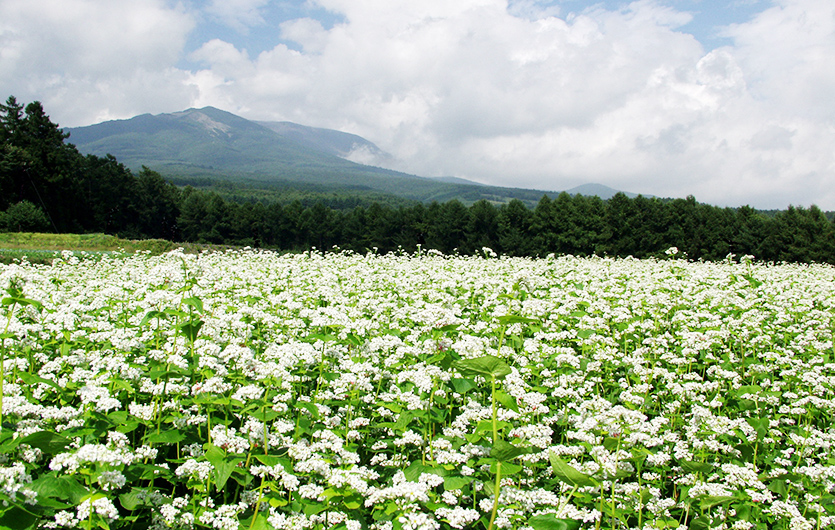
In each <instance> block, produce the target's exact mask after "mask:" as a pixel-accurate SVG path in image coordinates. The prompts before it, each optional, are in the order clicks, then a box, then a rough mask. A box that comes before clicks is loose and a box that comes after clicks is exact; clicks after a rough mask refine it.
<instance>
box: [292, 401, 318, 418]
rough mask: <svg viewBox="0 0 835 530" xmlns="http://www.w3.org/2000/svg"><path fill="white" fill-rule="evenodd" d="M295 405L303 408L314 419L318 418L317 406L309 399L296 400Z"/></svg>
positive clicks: (297, 407)
mask: <svg viewBox="0 0 835 530" xmlns="http://www.w3.org/2000/svg"><path fill="white" fill-rule="evenodd" d="M295 407H296V409H305V410H306V411H308V412H309V413H310V415H311V416H312V417H313V419H314V420H318V419H319V407H317V406H316V405H314V404H313V403H311V402H310V401H296V404H295Z"/></svg>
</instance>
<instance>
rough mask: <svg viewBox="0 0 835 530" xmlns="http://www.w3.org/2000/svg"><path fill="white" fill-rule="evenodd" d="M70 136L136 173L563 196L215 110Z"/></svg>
mask: <svg viewBox="0 0 835 530" xmlns="http://www.w3.org/2000/svg"><path fill="white" fill-rule="evenodd" d="M65 131H66V132H69V133H70V138H69V140H68V141H69V142H71V143H73V144H75V146H76V147H77V148H78V150H79V151H81V152H82V153H84V154H94V155H98V156H104V155H107V154H111V155H113V156H115V157H116V159H117V160H119V161H120V162H122V163H123V164H125V165H126V166H127V167H130V168H132V169H139V168H141V167H142V166H147V167H149V168H151V169H154V170H156V171H159V172H160V173H162V174H163V175H166V176H169V177H184V176H185V177H203V178H209V179H213V180H227V181H240V180H247V181H250V182H251V181H257V182H262V183H265V184H266V183H273V184H274V183H276V182H281V183H284V184H287V185H290V186H292V184H293V183H302V184H306V185H317V186H319V187H324V188H326V189H329V190H333V191H334V192H346V191H350V190H354V191H356V190H368V191H374V192H378V193H384V194H390V195H396V196H399V197H404V198H407V199H413V200H419V201H431V200H437V201H446V200H450V199H459V200H462V201H464V202H474V201H476V200H479V199H487V200H490V201H494V202H507V201H509V200H510V199H513V198H518V199H521V200H523V201H525V202H526V203H528V204H534V203H535V202H536V201H538V200H539V199H540V198H541V197H542V195H543V194H544V193H548V194H550V195H556V193H558V192H555V191H554V190H528V189H521V188H504V187H497V186H486V185H480V184H478V183H476V182H473V181H468V180H465V179H460V178H455V177H445V178H424V177H419V176H415V175H409V174H406V173H401V172H397V171H393V170H389V169H384V168H382V167H378V165H381V164H384V163H386V161H388V160H390V159H391V156H390V155H389V154H388V153H385V152H384V151H382V150H381V149H380V148H378V147H377V146H376V145H374V144H373V143H372V142H369V141H368V140H365V139H364V138H362V137H360V136H357V135H354V134H349V133H345V132H341V131H335V130H331V129H322V128H315V127H307V126H304V125H299V124H296V123H291V122H255V121H250V120H247V119H244V118H241V117H239V116H236V115H234V114H231V113H229V112H225V111H222V110H219V109H216V108H214V107H205V108H202V109H188V110H184V111H181V112H175V113H170V114H158V115H151V114H142V115H140V116H136V117H134V118H131V119H128V120H116V121H107V122H103V123H99V124H96V125H91V126H87V127H76V128H67V129H65ZM368 164H371V165H368ZM589 186H592V187H589ZM568 191H569V193H583V194H588V195H598V196H600V197H601V198H604V199H606V198H609V197H611V196H612V195H614V194H615V193H617V192H616V190H612V189H611V188H607V187H605V186H600V185H585V186H582V187H580V188H577V189H576V191H575V190H568ZM629 195H630V196H634V195H633V194H629Z"/></svg>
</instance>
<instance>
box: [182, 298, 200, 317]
mask: <svg viewBox="0 0 835 530" xmlns="http://www.w3.org/2000/svg"><path fill="white" fill-rule="evenodd" d="M183 304H184V305H187V306H190V307H193V308H194V309H196V310H197V312H198V313H203V312H204V311H203V300H201V299H199V298H197V297H196V296H190V297H188V298H183Z"/></svg>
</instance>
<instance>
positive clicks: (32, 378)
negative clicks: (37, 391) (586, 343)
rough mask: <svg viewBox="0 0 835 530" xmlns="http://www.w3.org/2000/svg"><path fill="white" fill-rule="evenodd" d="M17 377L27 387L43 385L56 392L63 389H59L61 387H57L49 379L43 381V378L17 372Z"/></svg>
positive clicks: (56, 384)
mask: <svg viewBox="0 0 835 530" xmlns="http://www.w3.org/2000/svg"><path fill="white" fill-rule="evenodd" d="M17 376H18V377H20V379H22V380H23V382H24V383H26V384H27V385H29V386H32V385H34V384H36V383H43V384H45V385H49V386H51V387H52V388H55V389H57V390H58V391H61V390H64V389H63V388H61V385H59V384H58V383H56V382H55V381H53V380H51V379H44V378H43V377H40V376H37V375H35V374H30V373H29V372H18V373H17Z"/></svg>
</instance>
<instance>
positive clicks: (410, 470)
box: [403, 462, 448, 482]
mask: <svg viewBox="0 0 835 530" xmlns="http://www.w3.org/2000/svg"><path fill="white" fill-rule="evenodd" d="M424 473H431V474H433V475H438V476H439V477H443V476H444V475H446V474H447V473H448V471H447V470H446V469H444V468H442V467H432V466H427V465H424V464H421V463H420V462H412V463H411V464H410V465H409V467H407V468H406V469H404V470H403V474H404V475H406V480H408V481H409V482H417V481H418V480H419V479H420V476H421V475H423V474H424Z"/></svg>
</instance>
